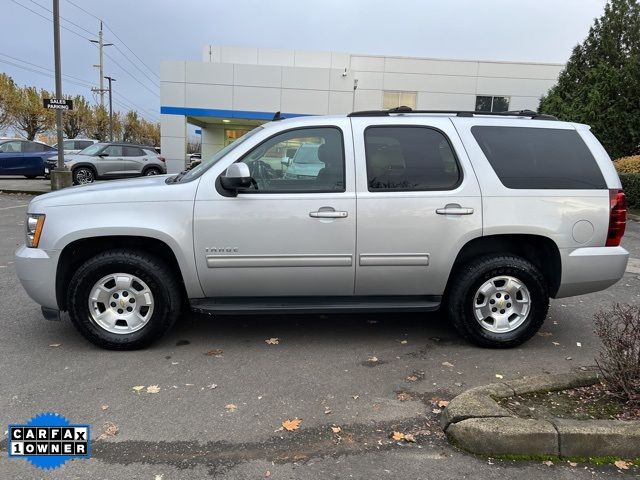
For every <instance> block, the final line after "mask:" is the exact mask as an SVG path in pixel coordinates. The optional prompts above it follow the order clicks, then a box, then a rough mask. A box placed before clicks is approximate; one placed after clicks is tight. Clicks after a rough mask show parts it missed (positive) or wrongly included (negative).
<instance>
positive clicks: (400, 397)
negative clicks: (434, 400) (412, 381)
mask: <svg viewBox="0 0 640 480" xmlns="http://www.w3.org/2000/svg"><path fill="white" fill-rule="evenodd" d="M397 398H398V400H400V401H401V402H406V401H407V400H411V395H410V394H408V393H407V392H400V393H398V394H397Z"/></svg>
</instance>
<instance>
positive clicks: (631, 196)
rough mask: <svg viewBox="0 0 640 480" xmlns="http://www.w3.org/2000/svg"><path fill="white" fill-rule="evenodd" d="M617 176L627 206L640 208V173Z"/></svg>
mask: <svg viewBox="0 0 640 480" xmlns="http://www.w3.org/2000/svg"><path fill="white" fill-rule="evenodd" d="M619 175H620V181H621V182H622V188H623V189H624V193H625V195H626V197H627V206H628V207H630V208H640V173H620V174H619Z"/></svg>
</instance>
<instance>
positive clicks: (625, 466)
mask: <svg viewBox="0 0 640 480" xmlns="http://www.w3.org/2000/svg"><path fill="white" fill-rule="evenodd" d="M613 464H614V465H615V466H616V467H618V468H619V469H620V470H629V465H631V464H630V463H628V462H625V461H624V460H616V461H615V462H613Z"/></svg>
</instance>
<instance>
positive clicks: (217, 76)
mask: <svg viewBox="0 0 640 480" xmlns="http://www.w3.org/2000/svg"><path fill="white" fill-rule="evenodd" d="M563 67H564V65H561V64H549V63H515V62H499V61H478V60H442V59H432V58H409V57H391V56H387V57H384V56H375V55H354V54H349V53H337V52H309V51H301V50H281V49H270V48H247V47H225V46H214V45H208V46H206V47H205V48H204V49H203V54H202V61H201V62H194V61H163V62H162V64H161V73H160V77H161V78H160V80H161V83H160V101H161V109H160V113H161V134H162V145H161V147H162V154H163V155H164V156H165V158H167V162H168V168H169V171H170V172H175V171H179V170H182V169H183V168H184V165H185V157H186V144H187V138H188V134H187V124H188V123H189V124H192V125H196V126H197V127H199V128H201V129H202V155H203V157H206V156H208V155H210V154H212V153H214V152H216V151H217V150H219V149H220V148H222V147H223V146H225V145H226V144H228V143H230V142H232V141H233V140H235V139H236V138H238V137H239V136H240V135H242V134H243V133H244V132H246V131H247V130H249V129H251V128H253V127H255V126H256V125H259V124H261V123H264V122H266V121H269V120H271V119H272V117H273V115H274V113H275V112H278V111H279V112H282V116H284V117H287V116H294V115H327V114H346V113H349V112H351V111H354V110H375V109H382V108H392V107H397V106H400V105H406V106H409V107H412V108H414V109H423V110H453V111H458V110H465V111H469V110H475V111H505V110H523V109H531V110H536V109H537V107H538V103H539V99H540V97H541V96H542V95H543V94H545V93H546V92H547V91H548V90H549V88H550V87H551V86H553V85H554V84H555V83H556V80H557V78H558V74H559V73H560V71H561V70H562V68H563Z"/></svg>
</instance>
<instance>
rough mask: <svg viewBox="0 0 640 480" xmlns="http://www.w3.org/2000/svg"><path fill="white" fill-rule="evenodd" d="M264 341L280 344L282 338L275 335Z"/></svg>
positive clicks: (270, 343) (268, 343)
mask: <svg viewBox="0 0 640 480" xmlns="http://www.w3.org/2000/svg"><path fill="white" fill-rule="evenodd" d="M264 343H266V344H267V345H278V344H279V343H280V339H279V338H275V337H272V338H267V339H266V340H265V341H264Z"/></svg>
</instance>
